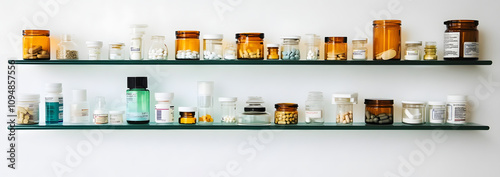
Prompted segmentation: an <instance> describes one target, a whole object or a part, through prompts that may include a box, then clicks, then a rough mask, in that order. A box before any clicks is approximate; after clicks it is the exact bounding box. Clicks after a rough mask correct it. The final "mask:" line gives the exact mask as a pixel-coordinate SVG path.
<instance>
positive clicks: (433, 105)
mask: <svg viewBox="0 0 500 177" xmlns="http://www.w3.org/2000/svg"><path fill="white" fill-rule="evenodd" d="M425 114H426V118H425V119H426V122H429V123H431V124H444V123H446V102H444V101H429V102H427V109H426V110H425Z"/></svg>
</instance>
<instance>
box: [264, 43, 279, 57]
mask: <svg viewBox="0 0 500 177" xmlns="http://www.w3.org/2000/svg"><path fill="white" fill-rule="evenodd" d="M279 47H280V45H279V44H267V59H268V60H269V59H271V60H274V59H280V54H279V50H280V49H279Z"/></svg>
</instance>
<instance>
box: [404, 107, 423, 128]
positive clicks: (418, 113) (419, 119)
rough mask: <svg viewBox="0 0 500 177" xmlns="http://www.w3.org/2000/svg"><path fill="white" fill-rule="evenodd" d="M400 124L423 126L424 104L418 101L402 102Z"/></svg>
mask: <svg viewBox="0 0 500 177" xmlns="http://www.w3.org/2000/svg"><path fill="white" fill-rule="evenodd" d="M402 104H403V110H402V113H401V114H402V116H401V119H402V122H403V123H405V124H424V123H425V119H424V117H425V116H424V113H425V112H424V111H425V103H424V102H419V101H402Z"/></svg>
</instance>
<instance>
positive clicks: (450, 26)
mask: <svg viewBox="0 0 500 177" xmlns="http://www.w3.org/2000/svg"><path fill="white" fill-rule="evenodd" d="M444 24H445V25H446V31H445V33H444V55H443V58H444V60H478V58H479V31H478V30H477V26H478V25H479V21H477V20H448V21H445V22H444Z"/></svg>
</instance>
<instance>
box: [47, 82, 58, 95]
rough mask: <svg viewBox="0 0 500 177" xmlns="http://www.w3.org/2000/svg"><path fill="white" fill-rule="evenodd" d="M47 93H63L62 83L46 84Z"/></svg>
mask: <svg viewBox="0 0 500 177" xmlns="http://www.w3.org/2000/svg"><path fill="white" fill-rule="evenodd" d="M45 91H46V92H49V93H61V92H62V84H61V83H47V84H45Z"/></svg>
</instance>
